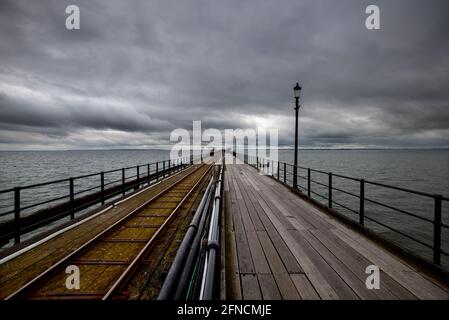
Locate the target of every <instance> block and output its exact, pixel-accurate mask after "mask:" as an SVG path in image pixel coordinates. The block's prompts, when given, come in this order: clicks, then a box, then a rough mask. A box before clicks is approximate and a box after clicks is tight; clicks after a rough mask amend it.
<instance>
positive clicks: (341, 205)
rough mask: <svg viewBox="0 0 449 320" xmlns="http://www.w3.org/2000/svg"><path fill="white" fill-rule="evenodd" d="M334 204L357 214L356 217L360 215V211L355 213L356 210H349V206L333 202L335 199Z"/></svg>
mask: <svg viewBox="0 0 449 320" xmlns="http://www.w3.org/2000/svg"><path fill="white" fill-rule="evenodd" d="M332 204H336V205H338V206H340V207H343V208H345V209H346V210H349V211H351V212H352V213H355V214H356V215H359V212H358V211H355V210H354V209H351V208H349V207H347V206H345V205H343V204H341V203H339V202H337V201H335V200H333V199H332Z"/></svg>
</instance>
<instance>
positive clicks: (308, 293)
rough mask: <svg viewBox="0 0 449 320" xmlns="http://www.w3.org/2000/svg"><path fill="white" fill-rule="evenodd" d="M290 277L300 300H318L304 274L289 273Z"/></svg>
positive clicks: (318, 297)
mask: <svg viewBox="0 0 449 320" xmlns="http://www.w3.org/2000/svg"><path fill="white" fill-rule="evenodd" d="M290 278H291V279H292V281H293V283H294V284H295V287H296V290H298V293H299V295H300V296H301V299H302V300H320V296H319V295H318V293H317V292H316V290H315V288H314V287H313V286H312V284H311V283H310V281H309V279H307V276H306V275H305V274H291V275H290Z"/></svg>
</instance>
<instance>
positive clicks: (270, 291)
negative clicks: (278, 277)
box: [257, 274, 282, 300]
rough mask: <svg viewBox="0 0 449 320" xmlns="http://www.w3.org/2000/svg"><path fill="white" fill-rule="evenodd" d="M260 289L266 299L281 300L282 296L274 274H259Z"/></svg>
mask: <svg viewBox="0 0 449 320" xmlns="http://www.w3.org/2000/svg"><path fill="white" fill-rule="evenodd" d="M257 278H258V279H259V284H260V291H261V293H262V299H264V300H281V299H282V296H281V293H280V292H279V289H278V287H277V285H276V281H275V280H274V277H273V275H272V274H258V275H257Z"/></svg>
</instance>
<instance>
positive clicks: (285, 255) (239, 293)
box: [222, 159, 449, 300]
mask: <svg viewBox="0 0 449 320" xmlns="http://www.w3.org/2000/svg"><path fill="white" fill-rule="evenodd" d="M237 161H239V160H237ZM226 162H227V163H228V164H227V165H226V171H225V184H224V199H225V210H224V244H225V255H224V257H223V258H222V261H223V264H224V268H223V270H222V275H223V277H224V278H225V281H223V283H225V288H223V290H222V298H225V299H244V300H248V299H289V300H291V299H293V300H295V299H304V300H309V299H345V300H353V299H389V300H391V299H393V300H396V299H449V291H448V287H447V283H442V282H438V281H437V280H435V279H431V278H429V277H427V276H426V275H424V274H423V273H421V272H420V271H418V270H415V269H414V268H413V267H412V266H411V265H409V264H407V262H405V261H404V260H402V259H401V258H400V257H398V256H396V255H394V254H392V253H391V252H390V251H388V250H386V249H385V248H383V247H381V246H380V245H379V244H377V243H375V242H373V241H371V240H369V239H368V238H367V237H365V236H363V235H362V234H361V233H359V232H356V231H354V230H352V229H351V228H349V227H348V226H347V225H345V224H343V223H342V222H340V221H339V220H337V219H336V218H335V217H333V216H331V215H329V214H327V213H326V212H324V211H322V210H320V209H319V208H317V207H315V206H314V205H312V204H311V203H310V202H308V201H307V200H304V199H302V198H301V197H299V196H298V195H297V194H295V193H294V192H293V191H291V190H290V189H289V188H287V187H285V186H283V185H282V184H280V183H278V182H276V181H275V180H273V179H272V178H270V177H268V176H264V175H260V174H259V172H258V171H257V170H256V169H255V168H253V167H251V166H249V165H247V164H243V163H241V162H237V163H236V164H229V163H230V162H232V161H230V160H229V159H227V161H226ZM369 265H376V266H378V267H379V268H380V270H381V272H380V289H378V290H376V289H372V290H369V289H367V288H366V285H365V280H366V278H367V277H368V275H369V274H366V273H365V270H366V267H367V266H369Z"/></svg>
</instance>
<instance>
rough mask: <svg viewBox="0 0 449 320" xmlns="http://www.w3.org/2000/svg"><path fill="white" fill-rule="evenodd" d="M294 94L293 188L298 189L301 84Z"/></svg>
mask: <svg viewBox="0 0 449 320" xmlns="http://www.w3.org/2000/svg"><path fill="white" fill-rule="evenodd" d="M293 92H294V93H295V102H296V105H295V111H296V120H295V166H294V167H293V188H294V189H297V188H298V110H299V107H300V106H299V96H300V94H301V87H300V86H299V83H298V82H296V86H295V87H294V88H293Z"/></svg>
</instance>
